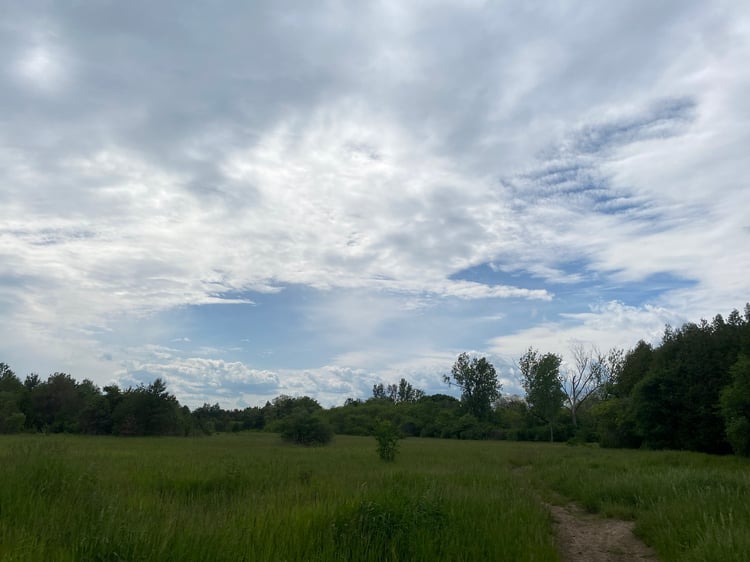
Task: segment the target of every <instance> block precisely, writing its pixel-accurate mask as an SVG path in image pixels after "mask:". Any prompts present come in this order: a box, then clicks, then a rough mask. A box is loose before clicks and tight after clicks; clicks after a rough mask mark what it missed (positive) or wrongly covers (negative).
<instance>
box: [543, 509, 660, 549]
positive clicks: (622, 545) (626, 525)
mask: <svg viewBox="0 0 750 562" xmlns="http://www.w3.org/2000/svg"><path fill="white" fill-rule="evenodd" d="M545 505H546V507H547V509H549V511H550V513H551V514H552V519H553V521H554V529H555V537H556V539H557V548H558V551H559V553H560V558H561V559H562V561H563V562H629V561H631V560H636V561H653V562H657V561H658V560H659V559H658V558H657V557H656V553H655V552H654V551H653V549H651V548H650V547H648V546H646V545H645V544H644V543H643V542H641V540H640V539H638V537H636V536H635V535H634V534H633V527H634V526H635V523H633V522H631V521H621V520H619V519H606V518H603V517H600V516H597V515H593V514H591V513H587V512H586V511H584V510H583V509H581V508H580V507H578V506H577V505H575V504H569V505H567V506H565V507H561V506H558V505H550V504H545Z"/></svg>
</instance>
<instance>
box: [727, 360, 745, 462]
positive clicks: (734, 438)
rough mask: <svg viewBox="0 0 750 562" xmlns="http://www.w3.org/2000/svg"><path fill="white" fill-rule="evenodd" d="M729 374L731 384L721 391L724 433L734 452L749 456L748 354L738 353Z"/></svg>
mask: <svg viewBox="0 0 750 562" xmlns="http://www.w3.org/2000/svg"><path fill="white" fill-rule="evenodd" d="M730 375H731V384H729V385H728V386H727V387H726V388H724V390H723V391H722V393H721V414H722V416H723V417H724V423H725V427H726V435H727V439H728V440H729V443H730V444H731V445H732V449H733V450H734V452H735V453H737V454H738V455H744V456H750V356H748V355H744V354H743V355H740V357H739V358H738V359H737V362H736V363H735V364H734V365H732V368H731V369H730Z"/></svg>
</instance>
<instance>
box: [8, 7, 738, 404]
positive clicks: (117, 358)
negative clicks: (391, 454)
mask: <svg viewBox="0 0 750 562" xmlns="http://www.w3.org/2000/svg"><path fill="white" fill-rule="evenodd" d="M7 11H8V12H9V14H8V17H6V18H4V21H3V23H2V24H0V49H2V51H1V52H3V53H4V54H3V58H2V65H1V66H0V84H1V85H2V88H0V104H1V107H2V108H3V118H2V127H0V313H2V316H3V319H4V322H3V326H2V327H1V328H0V331H1V332H0V337H2V339H1V340H0V341H1V342H2V343H0V353H2V355H0V360H4V361H6V362H8V363H10V364H11V366H13V367H14V368H15V369H16V370H17V371H20V372H21V373H23V372H25V371H26V372H27V371H30V370H39V371H42V372H44V371H52V370H66V371H70V372H71V373H72V374H74V375H75V376H77V377H79V378H83V377H90V378H92V379H94V380H95V381H96V382H98V383H100V384H102V383H106V382H109V381H111V380H119V381H121V382H122V383H123V384H127V383H129V382H132V381H138V380H143V379H146V380H148V379H150V378H153V377H155V376H163V377H165V378H166V379H167V381H168V383H169V384H170V387H171V388H172V389H173V390H174V391H175V392H177V393H178V397H179V398H180V399H181V400H185V401H187V403H189V404H190V405H199V404H200V403H202V402H203V401H215V400H220V401H221V402H222V403H223V404H227V405H233V404H237V405H241V404H254V403H257V402H258V401H262V400H264V399H266V398H267V397H271V396H274V395H276V394H278V393H280V392H287V393H292V394H311V395H314V396H316V397H318V398H319V399H321V400H322V401H325V402H326V403H335V402H341V401H343V399H344V398H346V396H349V395H360V396H361V395H362V394H363V393H367V391H368V389H369V387H370V386H371V384H372V383H373V382H379V381H381V380H384V381H385V382H391V378H394V377H399V376H407V378H410V380H412V379H413V380H414V381H416V382H418V383H419V384H421V385H422V386H423V387H425V388H426V389H428V390H431V391H441V390H440V382H439V380H440V374H441V373H442V372H444V371H446V370H447V369H449V368H450V364H451V362H452V358H455V355H456V354H457V353H458V352H460V351H463V350H475V351H476V352H477V353H483V354H490V355H491V356H493V357H495V358H496V361H497V362H498V364H499V365H501V366H506V367H507V366H508V365H510V363H511V362H512V360H513V359H514V358H517V357H518V356H519V355H520V353H522V351H523V350H524V349H525V348H527V347H528V346H529V345H535V346H538V347H541V348H543V349H545V350H547V349H548V350H550V351H556V352H561V353H564V352H565V351H566V349H567V346H569V344H570V342H571V341H589V342H592V343H595V344H598V345H600V346H601V347H609V346H610V345H620V346H626V347H628V346H631V345H633V344H634V343H635V341H637V339H639V338H646V339H649V338H650V339H658V336H659V333H660V331H661V329H662V328H663V325H664V323H665V322H670V323H677V324H679V323H680V322H682V321H685V320H697V319H698V318H699V317H701V316H712V315H713V314H716V313H718V312H722V313H724V314H726V313H727V312H729V310H731V309H732V308H734V307H741V306H742V305H743V304H744V302H745V301H746V300H748V292H749V291H748V289H749V288H750V286H749V285H750V283H749V282H748V279H747V275H746V272H747V271H749V270H750V251H748V248H749V247H750V222H749V221H748V218H747V212H746V210H747V209H748V208H750V188H748V185H747V176H748V173H747V172H748V169H747V168H748V162H747V154H748V152H750V132H748V131H750V127H748V120H749V119H750V102H748V101H747V96H746V92H747V91H748V90H750V70H748V69H747V68H746V66H747V65H746V64H745V61H747V60H748V59H749V58H750V39H748V38H749V37H750V33H748V30H750V14H749V11H748V8H747V7H746V6H745V5H744V3H740V2H735V3H733V2H721V3H714V4H711V5H706V4H704V3H700V2H695V3H686V2H672V3H669V2H667V3H661V4H659V5H658V6H653V5H651V4H648V3H628V4H627V5H623V6H617V7H613V6H601V7H600V6H596V5H592V4H583V3H574V2H571V3H562V4H556V5H555V6H554V7H545V8H538V7H535V8H533V9H532V8H531V7H530V6H526V7H519V6H517V5H513V4H510V3H509V4H507V5H489V4H485V3H483V2H469V3H450V2H448V3H441V4H440V5H439V6H435V5H433V4H430V5H427V4H424V5H420V4H418V3H417V4H409V6H404V5H402V4H399V3H377V4H367V5H359V6H357V7H355V6H354V5H351V6H349V5H341V4H338V3H330V4H322V5H321V4H317V5H311V4H308V3H299V4H298V5H296V6H290V5H285V7H281V6H280V5H278V4H277V3H273V2H268V3H264V2H260V3H253V4H252V5H247V6H240V5H237V4H235V3H218V4H213V5H212V6H210V7H208V6H202V7H200V8H190V7H186V6H184V5H183V4H181V3H174V4H170V3H159V4H158V5H152V4H148V3H143V4H139V3H138V2H136V3H128V4H127V5H120V4H80V5H76V6H75V7H70V6H67V7H63V6H62V5H57V4H38V5H34V6H30V5H25V4H19V5H12V6H9V7H8V9H7ZM177 341H179V344H177V343H175V342H177ZM155 350H162V351H161V352H159V353H155ZM501 372H503V373H504V375H508V373H509V372H510V371H509V370H505V371H503V368H501ZM505 386H506V390H510V391H513V390H514V388H517V387H514V381H513V380H512V378H508V379H507V380H506V385H505ZM443 390H444V389H443Z"/></svg>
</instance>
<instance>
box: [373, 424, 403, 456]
mask: <svg viewBox="0 0 750 562" xmlns="http://www.w3.org/2000/svg"><path fill="white" fill-rule="evenodd" d="M374 433H375V441H376V443H377V451H378V456H379V457H380V458H381V459H382V460H384V461H386V462H393V461H395V460H396V453H397V452H398V441H399V439H401V433H400V432H399V431H398V428H397V427H396V426H395V425H394V424H393V423H391V422H390V421H388V420H378V421H377V422H376V423H375V429H374Z"/></svg>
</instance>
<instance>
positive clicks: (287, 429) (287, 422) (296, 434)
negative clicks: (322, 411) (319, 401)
mask: <svg viewBox="0 0 750 562" xmlns="http://www.w3.org/2000/svg"><path fill="white" fill-rule="evenodd" d="M281 438H282V439H283V440H284V441H289V442H291V443H296V444H297V445H307V446H310V445H326V444H328V443H330V442H331V439H333V429H331V426H330V425H329V424H328V423H327V422H326V421H325V420H323V419H322V418H321V417H320V416H318V415H315V414H309V413H307V412H299V413H296V414H293V415H291V416H289V417H288V418H285V419H284V420H283V422H282V424H281Z"/></svg>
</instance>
